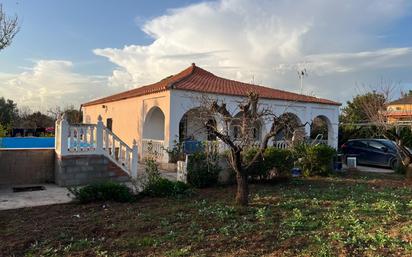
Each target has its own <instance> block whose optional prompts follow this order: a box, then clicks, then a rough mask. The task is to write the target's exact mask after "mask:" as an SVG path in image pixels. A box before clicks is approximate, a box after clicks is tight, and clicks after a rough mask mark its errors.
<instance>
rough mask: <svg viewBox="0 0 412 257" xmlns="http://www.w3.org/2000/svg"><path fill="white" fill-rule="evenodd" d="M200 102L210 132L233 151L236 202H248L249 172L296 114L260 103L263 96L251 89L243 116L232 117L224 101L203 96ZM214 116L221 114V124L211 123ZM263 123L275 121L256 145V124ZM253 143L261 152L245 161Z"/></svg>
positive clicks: (245, 102) (240, 106) (243, 105)
mask: <svg viewBox="0 0 412 257" xmlns="http://www.w3.org/2000/svg"><path fill="white" fill-rule="evenodd" d="M200 103H201V109H202V114H201V115H200V116H201V117H202V118H201V119H202V122H203V124H204V126H205V127H206V129H207V131H208V132H209V133H211V134H213V135H215V136H216V137H217V138H218V139H220V141H222V142H223V143H224V144H225V145H226V147H227V148H228V150H229V156H228V160H229V164H230V166H231V167H232V169H233V170H234V171H235V173H236V182H237V192H236V203H237V204H239V205H247V204H248V201H249V187H248V173H249V171H250V170H251V167H253V165H254V164H255V163H256V162H258V161H262V160H263V153H264V151H265V150H266V148H267V147H268V144H269V142H270V140H271V139H273V138H274V137H276V136H277V135H278V134H279V133H280V132H282V131H285V130H286V129H289V128H290V127H289V126H290V124H291V119H292V117H291V116H289V115H282V116H279V117H278V116H276V115H275V114H274V113H273V112H272V110H271V109H270V108H268V107H264V106H263V105H260V104H259V95H258V94H257V93H255V92H250V93H249V94H248V97H247V100H245V101H243V102H239V104H238V107H239V110H240V113H241V115H240V116H232V115H231V114H230V112H229V110H228V109H227V107H226V103H224V102H220V103H219V102H218V101H217V100H214V99H210V98H208V97H205V96H203V98H202V99H201V100H200ZM211 117H219V119H220V121H221V122H219V124H220V125H217V123H213V122H210V118H211ZM234 123H236V124H237V125H238V128H239V131H238V132H237V135H234V134H233V131H231V124H234ZM259 123H269V124H271V125H270V130H269V131H268V132H267V133H266V135H262V138H261V140H260V144H259V145H254V144H255V141H256V139H255V132H256V127H257V124H259ZM253 145H254V146H255V147H257V148H258V151H257V153H256V155H255V156H254V157H253V158H252V160H250V161H245V160H244V159H243V158H242V155H243V153H244V152H245V151H246V150H247V149H249V148H250V147H251V146H253Z"/></svg>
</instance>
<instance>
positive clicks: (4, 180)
mask: <svg viewBox="0 0 412 257" xmlns="http://www.w3.org/2000/svg"><path fill="white" fill-rule="evenodd" d="M54 157H55V153H54V149H0V185H19V184H40V183H53V182H54Z"/></svg>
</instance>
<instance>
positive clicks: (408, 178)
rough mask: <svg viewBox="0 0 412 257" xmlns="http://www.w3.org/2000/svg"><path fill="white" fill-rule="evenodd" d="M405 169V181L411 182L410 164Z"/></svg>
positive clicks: (411, 166) (411, 165)
mask: <svg viewBox="0 0 412 257" xmlns="http://www.w3.org/2000/svg"><path fill="white" fill-rule="evenodd" d="M405 169H406V170H405V179H406V180H407V181H412V164H409V165H407V166H406V167H405Z"/></svg>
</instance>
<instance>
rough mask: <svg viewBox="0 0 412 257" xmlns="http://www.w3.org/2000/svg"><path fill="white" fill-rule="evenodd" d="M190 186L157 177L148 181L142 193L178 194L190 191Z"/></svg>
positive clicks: (155, 195) (161, 195)
mask: <svg viewBox="0 0 412 257" xmlns="http://www.w3.org/2000/svg"><path fill="white" fill-rule="evenodd" d="M189 189H190V187H189V186H188V185H187V184H185V183H183V182H180V181H170V180H168V179H166V178H162V177H159V178H158V179H156V180H152V181H151V182H149V183H148V184H147V185H146V186H145V187H144V189H143V191H142V194H143V195H147V196H152V197H164V196H178V195H185V194H188V193H189V192H190V190H189Z"/></svg>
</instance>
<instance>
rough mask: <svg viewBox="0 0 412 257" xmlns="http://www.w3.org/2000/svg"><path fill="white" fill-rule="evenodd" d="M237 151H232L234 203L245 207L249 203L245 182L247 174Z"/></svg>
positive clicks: (246, 182) (247, 188)
mask: <svg viewBox="0 0 412 257" xmlns="http://www.w3.org/2000/svg"><path fill="white" fill-rule="evenodd" d="M240 153H241V151H240V150H239V149H232V151H231V155H232V167H233V169H234V170H235V172H236V184H237V191H236V203H237V204H238V205H242V206H246V205H248V203H249V187H248V181H247V178H248V176H247V172H246V171H244V170H243V169H244V168H243V167H242V156H241V154H240Z"/></svg>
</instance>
